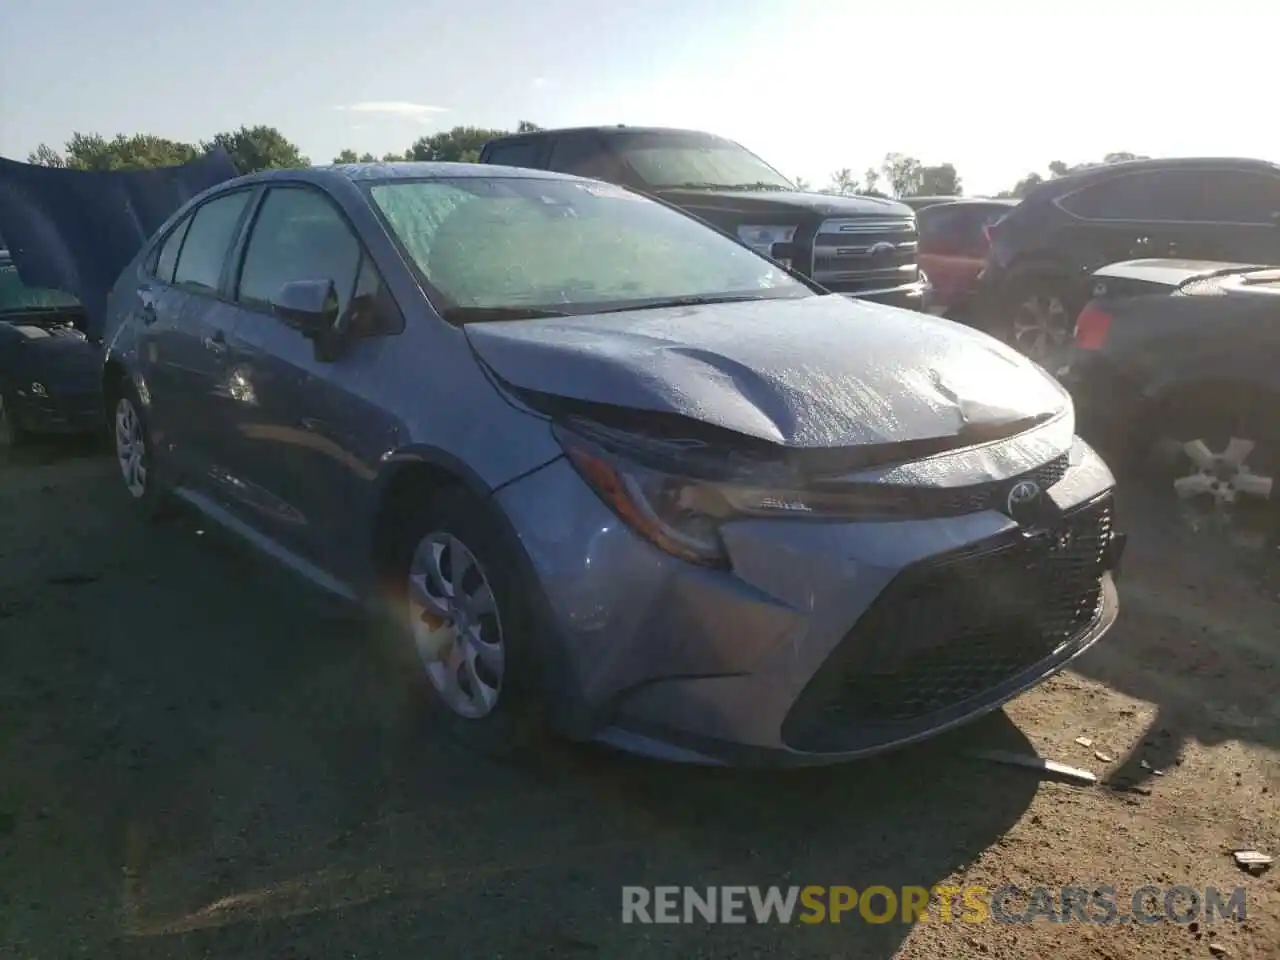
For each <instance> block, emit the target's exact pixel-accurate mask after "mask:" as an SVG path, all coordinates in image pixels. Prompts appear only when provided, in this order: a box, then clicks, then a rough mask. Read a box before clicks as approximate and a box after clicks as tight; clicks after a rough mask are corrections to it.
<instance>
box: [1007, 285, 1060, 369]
mask: <svg viewBox="0 0 1280 960" xmlns="http://www.w3.org/2000/svg"><path fill="white" fill-rule="evenodd" d="M1070 336H1071V316H1070V314H1068V313H1067V308H1066V306H1064V305H1063V303H1062V300H1061V299H1059V298H1058V297H1054V296H1045V295H1043V294H1038V293H1037V294H1033V295H1032V296H1030V297H1028V298H1027V299H1026V300H1024V301H1023V302H1022V303H1020V304H1019V305H1018V309H1017V310H1016V311H1015V312H1014V315H1013V346H1014V347H1016V348H1017V349H1018V350H1019V351H1021V352H1022V353H1023V354H1025V355H1026V356H1028V357H1030V358H1031V359H1032V360H1037V361H1038V360H1043V359H1045V358H1046V357H1048V356H1049V354H1050V353H1051V352H1053V351H1054V350H1056V349H1058V348H1060V347H1062V346H1063V345H1064V344H1065V343H1066V342H1067V338H1068V337H1070Z"/></svg>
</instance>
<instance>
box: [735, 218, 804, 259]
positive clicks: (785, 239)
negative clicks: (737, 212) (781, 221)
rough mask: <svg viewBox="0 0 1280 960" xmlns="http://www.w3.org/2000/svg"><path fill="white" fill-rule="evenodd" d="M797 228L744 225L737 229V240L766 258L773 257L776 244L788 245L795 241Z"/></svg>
mask: <svg viewBox="0 0 1280 960" xmlns="http://www.w3.org/2000/svg"><path fill="white" fill-rule="evenodd" d="M797 229H799V228H798V227H777V226H772V227H771V226H767V225H745V226H741V227H739V228H738V239H739V240H741V241H742V242H743V243H745V244H746V245H747V246H749V247H750V248H751V249H752V250H754V251H755V252H756V253H763V254H764V255H765V256H766V257H772V256H773V246H774V244H776V243H790V242H791V241H792V240H794V239H795V236H796V230H797Z"/></svg>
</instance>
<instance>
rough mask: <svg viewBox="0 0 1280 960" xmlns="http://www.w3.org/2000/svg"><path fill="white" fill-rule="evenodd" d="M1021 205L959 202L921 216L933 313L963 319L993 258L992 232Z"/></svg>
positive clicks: (1013, 202)
mask: <svg viewBox="0 0 1280 960" xmlns="http://www.w3.org/2000/svg"><path fill="white" fill-rule="evenodd" d="M1017 203H1018V201H1017V200H998V199H996V200H988V199H973V200H953V201H951V202H946V203H936V204H930V205H929V206H926V207H923V208H921V209H920V210H918V211H917V212H916V222H917V228H918V230H919V236H920V248H919V258H920V268H921V269H922V270H923V271H924V272H925V275H926V276H928V278H929V282H930V283H932V284H933V307H932V312H933V313H938V314H942V315H944V316H947V317H951V318H952V319H958V317H959V315H960V314H962V313H963V312H964V310H965V308H966V306H967V305H968V302H969V299H970V297H971V296H972V294H973V291H974V288H975V287H976V286H977V280H978V274H979V273H981V272H982V267H983V264H984V263H985V261H986V256H987V243H988V241H987V228H988V227H989V226H991V225H992V224H993V223H995V222H996V221H997V220H999V219H1000V218H1002V217H1003V216H1004V215H1005V214H1007V213H1008V212H1009V211H1010V210H1012V209H1013V208H1014V207H1015V206H1016V205H1017Z"/></svg>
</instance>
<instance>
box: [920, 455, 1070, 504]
mask: <svg viewBox="0 0 1280 960" xmlns="http://www.w3.org/2000/svg"><path fill="white" fill-rule="evenodd" d="M1070 466H1071V455H1070V454H1069V453H1064V454H1062V455H1061V456H1058V457H1054V458H1053V459H1052V460H1050V461H1049V462H1048V463H1046V464H1044V465H1043V466H1040V467H1037V468H1036V469H1034V470H1032V471H1030V472H1028V473H1024V474H1021V475H1019V476H1017V477H1014V478H1013V479H1012V480H1000V481H993V482H991V483H980V484H975V485H974V486H971V487H962V488H960V489H959V490H947V491H943V492H941V493H940V494H939V496H938V512H939V513H942V514H964V513H977V512H978V511H979V510H999V509H1001V508H1002V507H1003V506H1004V498H1005V497H1007V496H1008V495H1009V488H1010V487H1012V486H1013V484H1015V483H1018V482H1019V481H1022V480H1032V481H1034V482H1035V484H1036V486H1038V487H1039V488H1040V489H1041V490H1048V489H1049V488H1050V487H1052V486H1054V485H1055V484H1057V483H1058V481H1060V480H1061V479H1062V478H1063V477H1065V476H1066V475H1067V468H1068V467H1070Z"/></svg>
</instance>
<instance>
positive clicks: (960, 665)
mask: <svg viewBox="0 0 1280 960" xmlns="http://www.w3.org/2000/svg"><path fill="white" fill-rule="evenodd" d="M1112 513H1113V511H1112V503H1111V498H1110V496H1107V497H1105V498H1102V499H1100V500H1097V501H1094V502H1093V503H1091V504H1089V505H1087V506H1086V507H1083V508H1079V509H1076V510H1074V511H1072V512H1071V513H1068V514H1066V515H1065V516H1064V517H1063V518H1062V519H1061V520H1060V521H1059V522H1058V523H1057V524H1056V525H1054V526H1052V527H1050V528H1048V529H1046V530H1041V531H1037V532H1033V533H1027V532H1025V531H1016V532H1014V533H1013V534H1012V535H1009V536H1002V537H1001V538H999V539H998V540H997V541H995V542H994V543H991V544H987V545H984V546H982V547H979V548H976V549H973V548H970V549H966V550H965V551H963V552H962V553H960V554H958V555H955V556H952V557H949V558H944V559H943V560H941V561H932V562H927V563H925V564H922V565H920V566H919V567H916V568H912V569H909V570H907V571H904V572H903V573H901V574H900V575H899V576H898V577H897V578H896V579H895V580H894V581H893V582H892V583H891V584H890V585H889V586H888V587H887V588H886V589H885V591H884V593H883V594H882V595H881V596H880V597H879V599H877V600H876V602H875V603H874V604H873V605H872V607H871V608H870V609H869V610H868V611H867V612H866V613H865V614H864V615H863V616H862V617H861V618H860V619H859V620H858V622H857V624H855V626H854V628H853V629H852V630H851V631H850V632H849V634H848V635H847V636H846V637H845V638H844V640H843V641H841V643H840V645H839V647H837V648H836V651H835V652H834V653H833V654H832V656H831V657H830V658H829V659H828V661H827V662H826V663H825V664H824V665H823V666H822V668H821V669H820V670H819V671H818V673H817V674H816V675H815V676H814V678H813V680H812V681H810V683H809V684H808V686H807V687H806V688H805V690H804V692H803V693H802V694H801V696H800V697H799V698H798V699H797V701H796V704H795V706H794V707H793V708H792V710H791V712H790V714H788V717H787V720H786V722H785V723H784V724H783V738H784V739H785V740H786V741H787V742H788V743H789V744H790V745H791V746H792V747H793V748H795V749H800V750H810V751H841V750H855V749H862V748H865V747H871V746H874V745H875V744H876V743H888V742H893V741H896V740H900V739H903V738H905V737H909V736H912V735H913V734H916V733H920V732H924V731H926V730H928V729H931V728H933V727H936V726H939V725H941V724H943V723H946V722H948V721H949V720H951V719H958V718H960V717H963V716H965V715H967V714H969V713H973V712H976V711H978V710H980V709H981V708H982V707H983V706H984V705H990V704H991V703H993V702H999V701H1000V700H1001V699H1003V698H1006V697H1007V696H1008V695H1009V694H1010V693H1011V692H1012V690H1011V688H1013V689H1016V686H1017V684H1014V683H1011V681H1015V680H1016V679H1017V678H1019V677H1020V676H1021V675H1023V674H1028V675H1033V672H1034V670H1035V669H1036V668H1041V669H1043V668H1044V667H1045V666H1047V665H1048V664H1049V663H1050V661H1052V660H1054V659H1058V660H1061V659H1065V657H1066V656H1068V655H1069V654H1070V653H1071V652H1072V650H1073V649H1074V645H1078V643H1079V642H1080V641H1081V640H1082V638H1083V637H1084V636H1085V634H1086V632H1087V631H1088V630H1089V628H1090V627H1091V626H1092V625H1093V624H1094V622H1095V621H1096V620H1097V618H1098V616H1099V614H1100V612H1101V607H1102V601H1103V592H1102V591H1103V588H1102V576H1103V573H1104V572H1105V568H1106V562H1107V548H1108V546H1109V544H1110V542H1111V536H1112Z"/></svg>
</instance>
